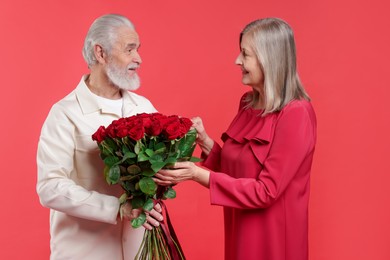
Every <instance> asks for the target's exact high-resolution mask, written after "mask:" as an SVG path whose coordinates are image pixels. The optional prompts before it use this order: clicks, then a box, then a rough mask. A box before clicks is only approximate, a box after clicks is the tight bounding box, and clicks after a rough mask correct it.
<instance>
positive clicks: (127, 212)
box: [119, 202, 164, 230]
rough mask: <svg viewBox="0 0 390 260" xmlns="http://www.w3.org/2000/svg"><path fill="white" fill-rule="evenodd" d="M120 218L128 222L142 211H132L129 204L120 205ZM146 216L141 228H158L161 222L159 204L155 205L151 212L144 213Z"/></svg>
mask: <svg viewBox="0 0 390 260" xmlns="http://www.w3.org/2000/svg"><path fill="white" fill-rule="evenodd" d="M119 210H120V214H121V216H122V218H124V219H127V220H129V221H131V220H133V219H135V218H137V217H138V216H139V215H140V214H141V212H142V210H141V209H132V207H131V203H130V202H126V203H124V204H122V205H121V206H120V208H119ZM144 212H145V214H146V222H145V223H144V224H143V227H144V228H146V229H148V230H152V229H153V226H155V227H158V226H159V225H160V221H163V219H164V218H163V215H162V209H161V205H160V204H158V203H157V204H155V205H154V208H153V209H152V210H151V211H144Z"/></svg>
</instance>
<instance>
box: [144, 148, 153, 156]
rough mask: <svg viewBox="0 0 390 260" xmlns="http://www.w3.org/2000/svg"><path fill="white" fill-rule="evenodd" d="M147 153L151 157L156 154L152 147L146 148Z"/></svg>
mask: <svg viewBox="0 0 390 260" xmlns="http://www.w3.org/2000/svg"><path fill="white" fill-rule="evenodd" d="M145 153H146V154H147V155H148V156H149V157H152V156H153V155H154V152H153V150H152V149H146V150H145Z"/></svg>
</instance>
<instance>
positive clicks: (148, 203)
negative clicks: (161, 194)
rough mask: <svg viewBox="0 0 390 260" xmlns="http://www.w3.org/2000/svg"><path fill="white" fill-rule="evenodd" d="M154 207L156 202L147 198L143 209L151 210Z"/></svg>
mask: <svg viewBox="0 0 390 260" xmlns="http://www.w3.org/2000/svg"><path fill="white" fill-rule="evenodd" d="M153 207H154V202H153V200H152V199H150V198H149V199H147V200H146V202H145V204H144V206H143V209H144V210H146V211H151V210H152V209H153Z"/></svg>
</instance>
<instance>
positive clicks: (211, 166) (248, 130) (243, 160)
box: [156, 18, 316, 260]
mask: <svg viewBox="0 0 390 260" xmlns="http://www.w3.org/2000/svg"><path fill="white" fill-rule="evenodd" d="M236 64H237V65H238V66H239V67H240V68H241V71H242V83H243V84H244V85H248V86H250V87H251V89H252V90H251V91H250V92H248V93H246V94H245V95H244V96H243V97H242V98H241V99H240V104H239V111H238V113H237V115H236V117H235V118H234V119H233V121H232V123H231V125H230V126H229V128H228V129H227V130H226V132H224V133H223V134H222V140H223V142H224V144H223V146H222V147H221V146H219V145H218V144H217V143H216V142H214V141H213V140H212V139H211V138H210V137H209V136H208V135H207V133H206V131H205V129H204V127H203V124H202V121H201V119H200V118H194V119H193V123H194V127H195V128H196V129H197V131H198V139H197V142H198V144H199V145H200V147H201V149H202V157H203V158H204V162H203V166H204V167H199V166H197V165H195V164H194V163H191V162H179V163H176V164H175V166H174V167H173V168H174V170H161V171H160V172H159V173H158V174H157V175H156V177H157V178H158V179H156V182H158V184H160V185H169V184H176V183H179V182H182V181H185V180H193V181H196V182H198V183H200V184H202V185H203V186H205V187H208V188H209V189H210V201H211V203H212V204H213V205H220V206H223V207H224V218H225V259H235V260H241V259H245V260H250V259H256V260H259V259H265V260H281V259H284V260H287V259H289V260H293V259H294V260H305V259H308V202H309V188H310V171H311V165H312V160H313V154H314V149H315V143H316V116H315V112H314V110H313V107H312V105H311V103H310V99H309V96H308V95H307V93H306V92H305V90H304V88H303V86H302V84H301V82H300V79H299V76H298V74H297V69H296V54H295V42H294V35H293V32H292V29H291V28H290V26H289V25H288V24H287V23H286V22H284V21H283V20H281V19H277V18H266V19H261V20H256V21H254V22H252V23H250V24H248V25H247V26H246V27H245V28H244V30H243V31H242V32H241V34H240V53H239V55H238V57H237V60H236Z"/></svg>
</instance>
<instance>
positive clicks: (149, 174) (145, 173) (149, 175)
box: [142, 169, 156, 177]
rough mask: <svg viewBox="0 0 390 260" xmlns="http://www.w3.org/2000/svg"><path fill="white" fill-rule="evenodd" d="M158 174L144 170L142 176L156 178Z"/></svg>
mask: <svg viewBox="0 0 390 260" xmlns="http://www.w3.org/2000/svg"><path fill="white" fill-rule="evenodd" d="M155 174H156V173H155V172H154V171H153V170H152V169H144V170H143V171H142V175H143V176H147V177H152V176H154V175H155Z"/></svg>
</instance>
